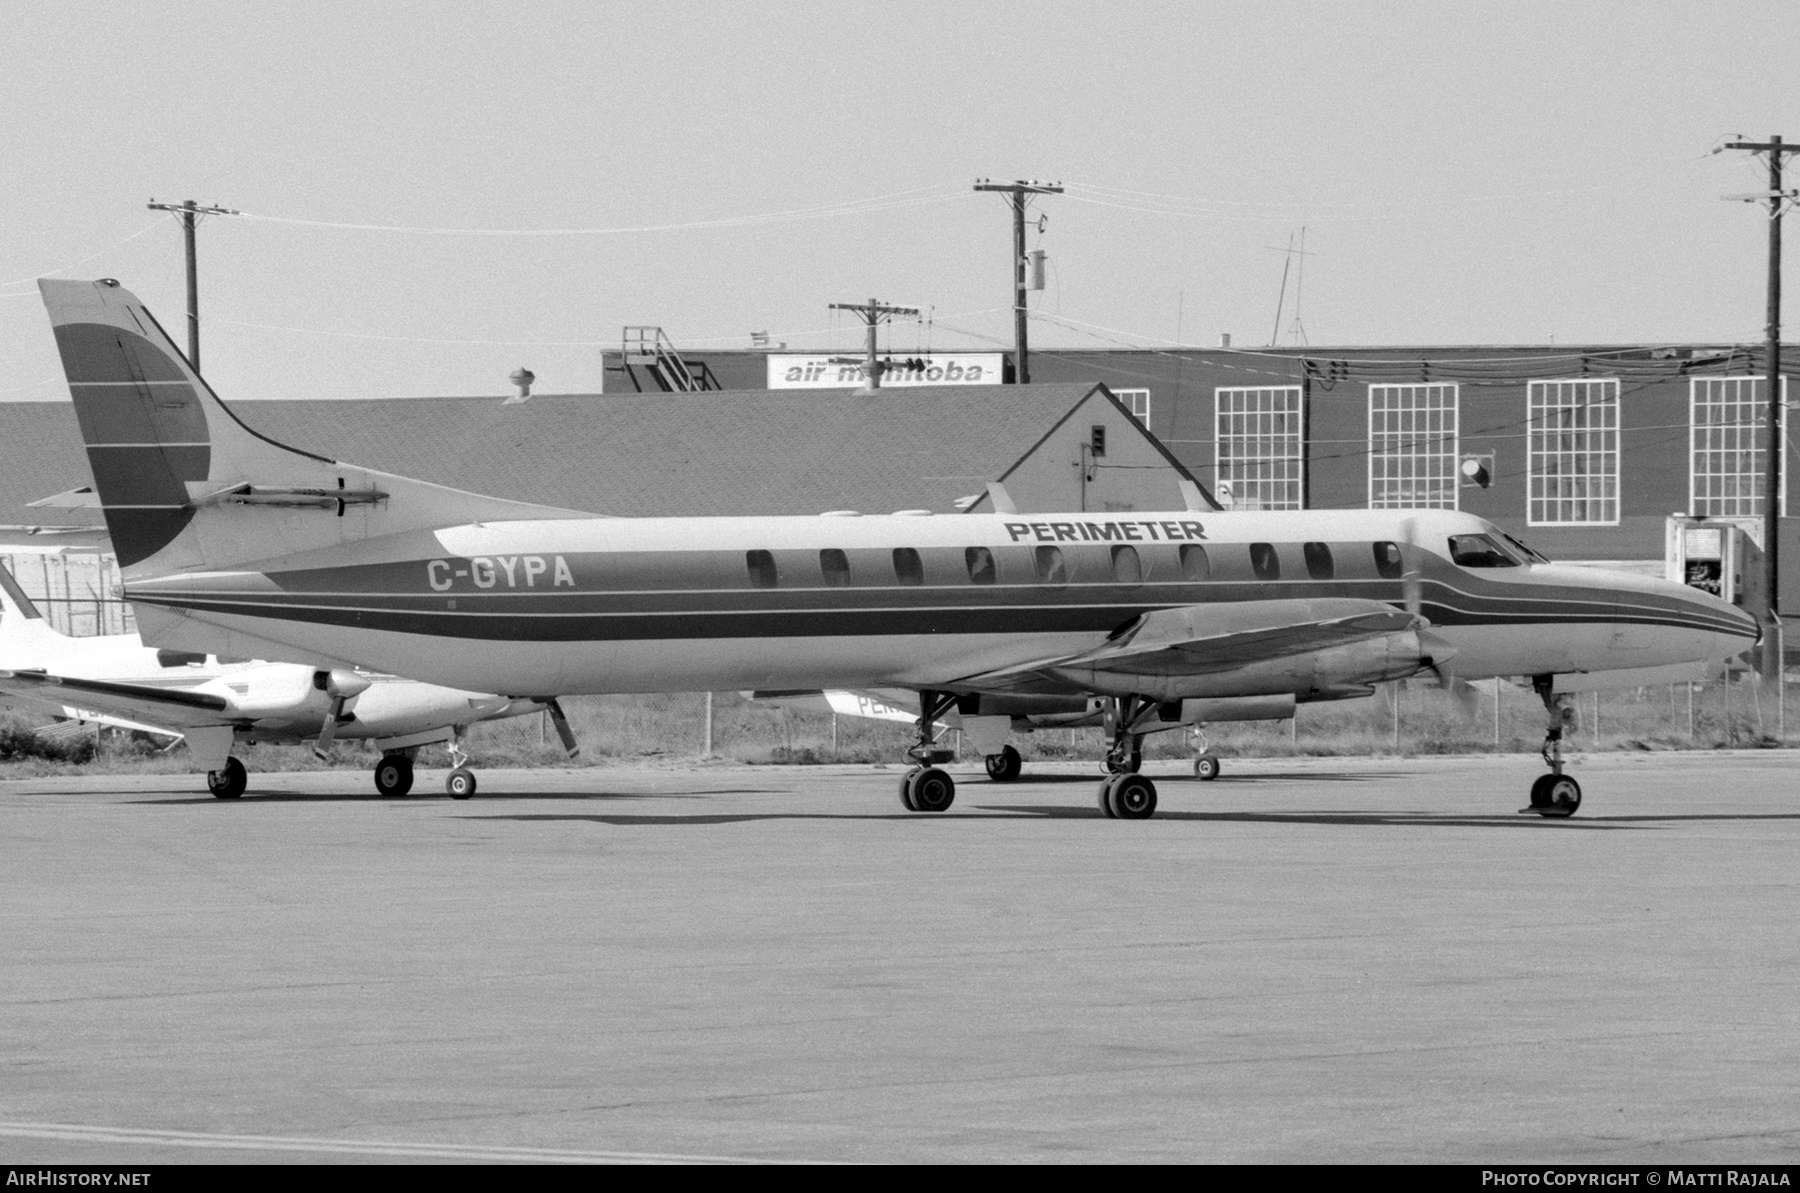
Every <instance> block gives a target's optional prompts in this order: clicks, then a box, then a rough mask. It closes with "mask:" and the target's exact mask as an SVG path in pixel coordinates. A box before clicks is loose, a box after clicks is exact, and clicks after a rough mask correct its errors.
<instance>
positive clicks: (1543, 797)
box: [1530, 775, 1556, 812]
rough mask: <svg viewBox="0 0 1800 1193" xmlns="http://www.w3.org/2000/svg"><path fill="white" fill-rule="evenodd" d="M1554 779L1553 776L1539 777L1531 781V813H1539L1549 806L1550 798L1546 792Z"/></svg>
mask: <svg viewBox="0 0 1800 1193" xmlns="http://www.w3.org/2000/svg"><path fill="white" fill-rule="evenodd" d="M1555 779H1556V776H1555V775H1539V776H1538V777H1537V778H1535V779H1533V780H1532V781H1531V809H1530V810H1531V811H1533V812H1541V811H1543V810H1544V809H1545V808H1548V807H1549V806H1550V797H1549V795H1548V794H1546V791H1547V789H1548V788H1549V786H1550V784H1551V783H1552V782H1554V781H1555Z"/></svg>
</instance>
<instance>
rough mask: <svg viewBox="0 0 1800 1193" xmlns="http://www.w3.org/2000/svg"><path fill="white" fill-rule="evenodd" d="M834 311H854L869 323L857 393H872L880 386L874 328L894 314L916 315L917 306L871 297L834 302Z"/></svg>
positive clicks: (879, 368) (879, 363)
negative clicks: (861, 381)
mask: <svg viewBox="0 0 1800 1193" xmlns="http://www.w3.org/2000/svg"><path fill="white" fill-rule="evenodd" d="M830 309H831V310H834V311H855V312H856V313H857V314H858V315H859V316H861V317H862V321H863V322H864V323H866V324H868V325H869V342H868V358H867V360H866V361H865V363H864V365H863V377H864V379H865V380H864V384H863V387H862V388H861V389H859V390H857V391H856V392H857V393H863V394H872V393H874V392H875V391H876V390H878V389H880V388H881V361H880V360H878V359H877V358H876V356H875V329H876V328H877V327H879V326H880V325H881V324H883V323H886V322H887V321H888V320H889V319H891V318H893V317H894V316H895V315H916V314H918V313H919V308H918V307H890V306H883V305H882V304H881V300H880V299H879V298H871V299H870V300H869V301H868V302H866V303H863V302H834V303H832V304H831V308H830Z"/></svg>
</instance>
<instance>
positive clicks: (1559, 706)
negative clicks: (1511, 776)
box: [1519, 675, 1581, 820]
mask: <svg viewBox="0 0 1800 1193" xmlns="http://www.w3.org/2000/svg"><path fill="white" fill-rule="evenodd" d="M1552 679H1553V677H1552V676H1548V675H1539V676H1534V677H1533V678H1532V681H1531V685H1532V687H1534V688H1536V689H1537V694H1538V696H1539V697H1540V698H1541V699H1542V700H1543V702H1544V711H1545V712H1546V713H1547V714H1548V715H1549V725H1548V726H1547V727H1546V729H1545V732H1544V750H1543V754H1544V764H1545V765H1546V766H1548V767H1549V768H1550V773H1549V774H1547V775H1539V776H1538V777H1537V780H1536V781H1535V782H1533V783H1532V785H1531V804H1530V806H1529V807H1524V808H1520V809H1519V813H1520V814H1521V815H1524V814H1525V813H1528V812H1535V813H1537V814H1538V815H1539V816H1543V817H1546V818H1548V819H1554V820H1566V819H1568V818H1569V817H1571V816H1573V815H1575V810H1576V809H1577V808H1579V807H1581V784H1580V783H1577V782H1576V781H1575V780H1574V778H1573V777H1571V776H1569V775H1565V774H1563V752H1562V741H1563V732H1564V731H1565V730H1568V731H1571V732H1572V731H1573V730H1574V729H1575V697H1574V695H1573V694H1572V693H1569V692H1564V693H1562V694H1561V695H1558V694H1556V693H1555V692H1553V691H1552V690H1551V682H1552Z"/></svg>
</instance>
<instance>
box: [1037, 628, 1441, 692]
mask: <svg viewBox="0 0 1800 1193" xmlns="http://www.w3.org/2000/svg"><path fill="white" fill-rule="evenodd" d="M1453 653H1454V651H1452V650H1450V649H1449V648H1448V647H1447V646H1445V644H1443V643H1441V642H1437V641H1434V640H1428V639H1427V636H1426V635H1422V634H1420V633H1419V632H1418V631H1417V630H1402V631H1399V632H1397V633H1392V634H1381V635H1378V636H1374V637H1370V638H1365V639H1363V640H1361V641H1358V642H1346V643H1344V644H1342V645H1339V646H1327V647H1323V648H1321V649H1319V650H1310V651H1303V652H1299V653H1296V654H1292V655H1287V656H1285V657H1282V658H1275V659H1266V660H1262V661H1259V662H1254V663H1246V664H1244V665H1243V666H1240V667H1228V668H1224V667H1222V668H1220V669H1219V670H1217V671H1209V672H1204V673H1201V674H1197V675H1194V674H1185V675H1184V674H1180V673H1176V674H1164V675H1154V674H1142V673H1138V674H1132V673H1128V672H1125V671H1112V670H1106V671H1103V670H1099V669H1096V668H1084V667H1058V668H1055V669H1054V672H1053V673H1054V674H1055V675H1057V676H1059V677H1060V678H1062V679H1064V680H1067V681H1068V682H1070V683H1074V684H1079V685H1080V686H1082V687H1085V688H1087V689H1089V690H1090V691H1095V692H1103V693H1105V694H1107V695H1112V696H1143V697H1146V698H1148V699H1151V700H1161V701H1170V700H1193V699H1201V698H1208V697H1211V698H1217V697H1228V696H1259V695H1273V694H1277V693H1284V692H1291V693H1293V694H1295V695H1297V696H1308V695H1311V694H1312V693H1314V692H1320V691H1327V690H1330V689H1333V688H1344V687H1351V686H1357V685H1363V684H1372V683H1381V682H1383V681H1385V680H1390V679H1405V678H1406V677H1407V676H1409V675H1417V674H1418V673H1419V672H1421V671H1424V670H1426V669H1427V668H1429V667H1431V666H1432V664H1433V662H1436V663H1439V664H1441V663H1442V662H1443V661H1444V660H1445V659H1446V658H1448V657H1449V655H1451V654H1453Z"/></svg>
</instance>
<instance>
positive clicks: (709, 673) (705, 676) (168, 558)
mask: <svg viewBox="0 0 1800 1193" xmlns="http://www.w3.org/2000/svg"><path fill="white" fill-rule="evenodd" d="M38 285H39V288H40V290H41V291H42V293H43V296H44V301H45V305H46V307H47V308H48V310H49V314H50V320H51V324H52V326H53V328H54V330H55V334H56V341H57V347H58V350H59V351H60V353H61V355H62V360H63V367H64V370H65V371H66V373H67V376H68V381H69V389H70V393H71V394H72V396H73V397H74V401H75V410H76V414H77V416H78V420H79V422H80V424H81V433H82V437H83V439H84V441H85V443H86V445H87V453H88V462H89V465H90V467H91V469H92V471H93V475H94V482H95V489H96V492H97V495H98V498H99V501H100V506H101V510H102V512H103V514H104V516H105V519H106V523H107V527H108V530H109V531H110V533H111V535H112V542H113V546H114V548H115V550H116V551H117V553H118V559H119V564H120V567H121V570H122V574H123V576H124V596H125V599H126V600H129V601H131V602H132V603H133V607H134V609H135V610H136V613H137V619H138V626H139V632H140V633H141V634H142V635H143V637H144V640H145V641H146V642H148V643H151V644H153V645H156V646H159V647H164V648H168V649H175V650H190V651H205V652H208V653H216V654H226V655H240V656H255V657H262V658H287V659H293V660H296V661H303V662H311V663H312V664H313V665H316V666H320V667H331V668H337V667H345V668H354V667H357V666H362V667H366V668H373V669H376V670H380V671H383V672H393V673H396V674H404V675H411V676H414V677H416V678H418V679H421V680H425V681H428V682H431V683H441V684H446V685H449V686H454V687H484V688H488V689H489V690H494V691H500V692H524V693H542V692H556V693H562V694H575V693H609V692H667V691H717V690H733V689H738V690H741V689H745V688H749V689H756V690H769V689H787V690H792V689H798V688H809V689H821V690H824V689H833V688H843V689H849V690H856V689H863V688H876V689H880V688H902V689H906V690H908V691H913V692H917V693H918V694H919V713H920V715H919V723H918V742H917V744H916V745H915V746H914V747H913V748H912V750H910V751H909V756H910V757H911V758H912V759H913V760H914V761H915V762H916V763H917V765H915V766H914V767H913V768H912V769H910V770H909V771H908V772H907V773H906V776H905V778H904V779H903V780H902V783H901V787H900V798H901V801H902V803H903V804H904V805H905V806H906V807H907V808H908V809H910V810H913V811H918V812H942V811H944V810H946V809H948V808H949V807H950V805H951V803H952V801H953V800H954V798H955V790H956V788H955V783H954V781H953V780H952V778H951V777H950V775H949V774H948V773H946V772H945V771H944V770H942V769H941V768H940V767H938V766H936V765H933V764H932V750H933V747H934V745H935V741H936V725H937V723H938V720H939V717H940V716H941V715H942V714H943V713H944V712H945V711H946V710H948V709H950V708H953V707H954V708H956V709H957V710H958V711H959V712H960V713H961V714H962V715H963V716H964V717H968V716H977V717H979V716H986V715H990V713H991V714H992V715H995V716H999V715H1006V714H1004V713H1002V712H1001V711H1000V710H1002V709H1008V708H1009V706H1010V705H1011V704H1012V703H1013V702H1017V701H1020V700H1021V699H1023V698H1031V697H1039V696H1049V697H1057V698H1067V697H1071V696H1078V697H1081V698H1083V699H1085V698H1087V697H1089V696H1094V695H1098V696H1100V697H1102V698H1103V699H1104V700H1105V701H1106V705H1105V720H1106V723H1107V728H1108V730H1109V731H1110V736H1111V738H1112V746H1111V748H1110V749H1109V751H1108V757H1107V762H1108V767H1109V769H1110V770H1112V772H1113V773H1112V774H1110V775H1109V776H1108V777H1107V778H1106V779H1105V780H1103V781H1102V783H1101V785H1100V788H1099V791H1098V792H1097V801H1098V803H1099V806H1100V809H1101V811H1102V812H1103V813H1104V814H1106V815H1108V816H1111V817H1115V818H1123V819H1143V818H1146V817H1149V816H1152V815H1154V814H1155V811H1156V806H1157V790H1156V785H1155V783H1154V782H1153V781H1152V780H1151V779H1150V778H1149V777H1148V776H1145V775H1142V774H1138V773H1135V772H1134V771H1132V770H1129V769H1127V768H1126V763H1127V762H1128V761H1129V757H1130V754H1131V752H1132V750H1133V747H1134V739H1135V738H1136V736H1137V735H1139V734H1140V733H1141V731H1142V729H1143V728H1144V727H1145V726H1146V725H1148V724H1149V723H1150V722H1151V721H1152V720H1153V719H1158V720H1168V719H1171V718H1170V717H1168V716H1167V711H1168V710H1169V709H1170V707H1171V706H1175V707H1176V708H1177V715H1179V711H1178V710H1179V705H1180V703H1181V702H1183V701H1186V700H1201V699H1212V698H1225V697H1246V696H1257V695H1270V696H1277V697H1292V698H1293V699H1295V700H1296V701H1314V700H1337V699H1348V698H1353V697H1357V696H1366V695H1370V694H1372V693H1373V691H1374V688H1373V685H1374V684H1376V683H1379V682H1384V681H1387V680H1391V679H1399V678H1404V677H1407V676H1410V675H1415V674H1419V673H1422V672H1437V673H1440V674H1445V673H1447V669H1448V668H1451V667H1453V668H1454V673H1455V675H1456V676H1458V677H1460V678H1463V679H1478V678H1488V677H1495V676H1527V677H1529V678H1530V682H1531V684H1532V686H1533V688H1534V689H1535V690H1536V691H1537V693H1538V694H1539V695H1540V696H1541V697H1542V699H1543V702H1544V706H1545V710H1546V713H1547V715H1548V725H1547V730H1546V736H1545V748H1544V757H1545V760H1546V762H1547V764H1548V766H1549V771H1548V773H1546V774H1544V775H1543V776H1541V777H1540V778H1539V779H1538V780H1537V782H1536V783H1534V784H1533V785H1532V788H1531V795H1530V804H1529V807H1528V808H1526V809H1524V810H1525V811H1530V812H1534V813H1537V814H1539V815H1542V816H1549V817H1560V816H1568V815H1571V814H1572V813H1573V812H1574V811H1575V810H1576V808H1578V807H1579V806H1580V802H1581V788H1580V786H1579V785H1578V784H1577V783H1576V782H1575V780H1574V779H1573V777H1571V776H1569V775H1566V774H1564V773H1563V759H1562V754H1561V743H1562V737H1563V733H1564V731H1565V729H1566V728H1567V727H1568V726H1569V725H1570V724H1572V723H1573V719H1574V703H1573V693H1575V692H1577V691H1582V690H1589V689H1591V688H1594V687H1601V686H1638V685H1642V684H1647V683H1657V682H1666V681H1668V680H1670V679H1673V678H1677V676H1678V674H1685V673H1686V671H1687V670H1689V669H1691V668H1692V667H1694V666H1695V665H1697V664H1705V663H1710V662H1712V661H1715V660H1719V659H1723V658H1726V657H1729V656H1731V655H1735V654H1738V653H1739V652H1741V651H1743V650H1745V649H1746V648H1747V647H1749V646H1750V645H1752V644H1753V643H1755V642H1756V641H1757V639H1758V637H1759V632H1758V628H1757V625H1756V622H1755V621H1754V620H1753V619H1752V618H1751V617H1749V616H1748V615H1747V614H1745V613H1744V612H1742V611H1741V610H1739V609H1737V608H1736V607H1734V606H1732V605H1729V604H1727V603H1725V602H1723V601H1720V600H1718V599H1717V598H1715V597H1711V596H1708V595H1706V594H1704V593H1701V592H1698V591H1696V590H1694V589H1691V588H1687V587H1684V586H1682V585H1679V584H1674V583H1670V582H1667V581H1663V580H1658V579H1650V578H1647V577H1642V576H1633V575H1626V574H1622V573H1608V572H1604V571H1599V570H1594V569H1586V568H1570V567H1557V566H1555V565H1553V564H1550V563H1548V562H1547V561H1544V560H1543V559H1542V557H1540V556H1537V555H1535V554H1534V553H1532V552H1531V551H1529V549H1528V548H1525V547H1524V546H1523V544H1519V543H1517V542H1516V541H1514V540H1511V539H1508V538H1507V537H1506V536H1505V535H1504V534H1503V533H1502V532H1501V531H1500V530H1499V529H1498V528H1496V527H1495V526H1493V525H1492V524H1491V523H1489V522H1486V521H1484V520H1483V519H1481V518H1477V517H1473V516H1471V515H1467V514H1461V513H1455V512H1450V511H1437V510H1429V511H1428V510H1418V511H1390V510H1343V511H1332V510H1326V511H1292V512H1288V511H1283V512H1229V513H1221V512H1214V511H1211V510H1207V509H1195V508H1189V509H1185V510H1180V511H1154V512H1153V511H1130V512H1113V513H1106V514H1098V515H1094V514H1080V515H1075V514H1065V515H1047V516H1046V515H1021V514H1016V513H1015V514H1008V513H995V514H958V515H956V516H953V517H929V516H927V517H919V516H912V515H908V514H892V515H884V516H868V517H860V516H859V517H833V516H817V517H714V518H609V517H605V516H603V515H597V514H591V513H583V512H580V511H576V510H566V509H556V508H552V507H547V506H537V505H530V504H526V503H521V502H512V501H503V500H500V499H498V498H492V497H485V496H482V495H479V494H475V493H468V492H464V491H462V490H458V489H451V488H447V487H445V486H441V485H433V484H428V483H426V482H423V481H418V480H414V479H411V478H408V477H401V476H394V475H391V474H387V473H382V472H377V471H374V470H371V469H367V468H361V467H357V466H355V465H351V464H344V463H340V462H338V461H335V460H331V459H328V458H326V457H324V456H320V455H317V454H315V453H312V452H308V451H305V450H302V449H298V448H292V447H288V446H286V445H284V444H280V443H276V442H274V441H272V440H270V439H267V438H265V437H264V436H261V435H259V434H257V433H256V432H255V431H253V430H251V429H250V428H249V427H248V426H246V425H245V424H244V423H243V422H241V421H240V420H239V419H238V417H237V416H236V415H235V414H234V413H233V412H232V411H231V409H230V408H229V407H227V406H226V405H225V404H224V403H223V402H222V401H220V399H219V398H218V396H217V395H216V394H214V393H213V392H212V390H211V388H210V387H208V386H207V384H206V382H205V381H204V380H202V379H201V378H200V376H199V375H198V374H197V373H195V372H194V370H193V369H192V368H190V367H189V365H188V362H187V360H186V359H185V358H184V357H183V356H182V355H181V353H180V351H179V350H178V349H177V348H176V347H175V345H174V343H173V341H172V340H171V339H170V338H169V336H168V334H167V332H165V331H164V330H163V328H162V327H161V326H160V325H159V324H158V323H157V322H156V320H155V319H154V317H152V316H151V314H150V312H149V311H148V310H146V309H145V307H144V305H143V304H142V303H141V302H139V301H138V299H137V298H136V297H135V296H133V295H132V294H131V293H130V292H129V291H126V290H124V289H123V288H121V287H120V286H119V284H118V283H117V282H115V281H112V280H110V279H102V280H100V281H96V282H74V281H54V280H41V281H39V283H38ZM869 400H871V401H875V400H888V401H904V400H905V399H904V395H903V394H902V396H900V397H898V398H888V399H869ZM596 466H599V467H604V462H598V463H597V465H596ZM1192 504H1194V503H1193V502H1192V501H1191V500H1190V505H1192ZM316 674H318V673H317V672H315V675H316ZM324 674H326V675H327V676H329V675H330V674H331V672H330V671H326V672H324ZM457 773H466V772H464V769H463V768H460V767H459V768H458V772H457ZM456 777H457V774H453V775H452V779H453V780H454V779H455V778H456ZM469 781H470V782H471V783H472V782H473V776H469Z"/></svg>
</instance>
